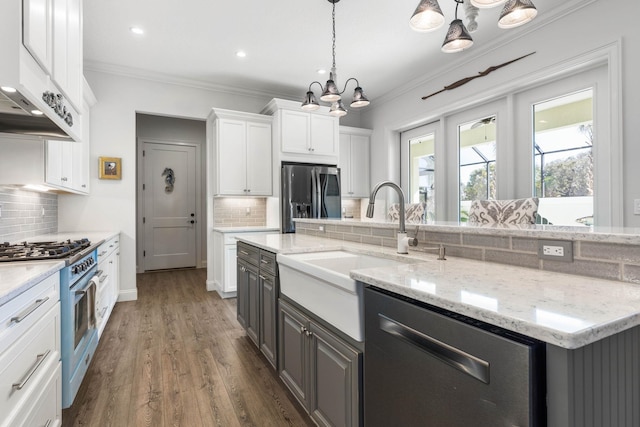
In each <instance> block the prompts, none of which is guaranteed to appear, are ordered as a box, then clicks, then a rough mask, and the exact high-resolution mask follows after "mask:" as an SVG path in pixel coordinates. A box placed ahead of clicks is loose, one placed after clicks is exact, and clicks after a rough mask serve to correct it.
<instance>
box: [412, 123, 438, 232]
mask: <svg viewBox="0 0 640 427" xmlns="http://www.w3.org/2000/svg"><path fill="white" fill-rule="evenodd" d="M409 159H410V162H411V163H410V172H409V188H410V189H411V190H410V193H409V196H408V199H409V203H424V204H425V219H426V220H427V221H433V220H434V219H435V191H436V187H435V167H436V162H435V135H434V134H433V133H430V134H427V135H424V136H422V137H419V138H414V139H411V140H410V141H409Z"/></svg>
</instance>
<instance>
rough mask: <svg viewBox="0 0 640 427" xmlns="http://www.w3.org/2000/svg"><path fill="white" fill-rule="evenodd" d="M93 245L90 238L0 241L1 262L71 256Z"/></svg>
mask: <svg viewBox="0 0 640 427" xmlns="http://www.w3.org/2000/svg"><path fill="white" fill-rule="evenodd" d="M89 246H91V242H90V241H89V239H86V238H83V239H78V240H71V239H69V240H64V241H60V242H22V243H13V244H11V243H8V242H5V243H0V262H2V261H36V260H53V259H64V258H69V257H71V256H73V255H75V254H77V253H79V252H82V251H83V250H84V249H86V248H88V247H89Z"/></svg>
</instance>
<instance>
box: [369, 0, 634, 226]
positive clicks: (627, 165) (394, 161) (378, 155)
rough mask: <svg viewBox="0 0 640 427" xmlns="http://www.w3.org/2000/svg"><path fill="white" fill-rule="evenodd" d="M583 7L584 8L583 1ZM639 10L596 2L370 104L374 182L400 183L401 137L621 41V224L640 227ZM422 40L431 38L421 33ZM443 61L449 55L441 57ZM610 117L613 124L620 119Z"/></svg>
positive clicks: (462, 57)
mask: <svg viewBox="0 0 640 427" xmlns="http://www.w3.org/2000/svg"><path fill="white" fill-rule="evenodd" d="M583 3H587V2H586V1H585V2H583ZM638 10H639V9H638V3H637V2H636V1H635V0H608V1H605V0H598V1H595V2H593V3H591V4H588V5H587V6H585V7H583V8H581V9H578V10H576V11H575V12H573V13H571V14H570V15H568V16H564V17H561V18H560V19H558V20H556V21H554V22H548V23H547V24H546V25H544V26H543V27H541V28H538V29H536V30H535V31H532V30H528V29H527V27H526V26H524V27H522V28H521V29H520V30H519V31H518V30H511V31H516V32H515V33H512V34H514V35H515V36H517V38H514V39H513V40H511V41H510V42H509V44H508V45H506V46H503V47H500V48H495V47H493V48H492V50H489V49H488V48H487V46H482V45H480V44H477V45H476V46H474V47H472V48H471V50H469V51H466V52H463V53H458V54H455V55H458V58H459V60H458V62H457V63H456V64H455V65H456V66H455V67H453V68H451V69H438V68H437V64H434V69H433V70H425V73H429V72H433V77H432V78H431V79H430V80H428V81H422V82H419V83H416V84H414V85H413V86H412V87H408V88H405V90H404V91H402V92H399V94H397V96H395V97H394V98H390V97H389V98H387V99H385V100H383V101H384V102H377V103H375V105H373V104H372V108H371V107H370V108H369V109H368V110H367V111H366V112H364V113H363V114H362V118H361V126H362V127H365V128H371V129H374V133H373V135H372V137H371V143H372V146H371V161H372V165H371V182H372V184H375V183H376V182H378V181H381V180H384V179H392V180H394V181H396V182H399V177H400V171H399V160H398V158H399V134H398V132H397V131H399V130H406V129H410V128H413V127H415V126H417V125H419V124H425V123H429V122H431V121H433V120H435V119H437V118H438V117H440V116H441V115H443V114H444V113H446V112H449V111H452V110H455V109H461V108H464V107H465V106H469V105H471V104H472V103H473V102H484V101H486V100H488V99H491V97H492V96H493V94H495V93H496V92H499V91H503V90H505V88H507V87H508V86H509V85H511V84H512V82H513V81H514V80H517V81H519V84H520V83H521V84H523V85H524V84H526V83H527V81H528V76H534V75H536V74H540V73H541V72H545V71H546V70H553V69H555V68H557V67H558V64H562V63H567V62H570V61H571V60H572V59H577V58H579V57H581V56H585V55H586V54H588V53H590V52H592V51H594V50H598V49H600V48H601V47H603V46H606V45H611V44H612V43H616V42H620V45H621V74H622V76H621V77H622V80H621V82H622V89H623V90H622V93H623V96H622V100H621V107H622V112H623V128H622V131H623V132H622V140H623V154H624V163H623V166H624V175H623V178H624V182H625V183H626V185H625V186H624V193H623V196H624V225H625V226H627V227H640V216H634V215H633V199H635V198H640V186H638V185H635V184H634V183H637V182H640V168H638V167H637V166H636V165H635V163H636V162H637V160H638V159H640V144H638V143H637V138H636V131H635V123H636V122H637V118H636V117H635V114H637V113H638V112H639V111H640V83H638V78H637V77H638V76H639V75H640V55H638V54H637V52H638V46H639V45H640V31H639V30H638V23H637V13H636V12H638ZM424 37H434V35H433V34H429V33H427V34H424ZM533 51H535V52H536V53H535V55H533V56H531V57H529V58H526V59H524V60H522V61H520V62H516V63H513V64H511V65H509V66H507V67H505V68H502V69H500V70H498V71H495V72H494V73H492V74H489V75H488V76H486V77H482V78H479V79H476V80H473V81H472V82H470V83H468V84H467V85H465V86H462V87H459V88H457V89H454V90H451V91H447V92H443V93H440V94H438V95H436V96H434V97H432V98H429V99H427V100H424V101H423V100H422V99H421V97H422V96H424V95H428V94H430V93H433V92H435V91H437V90H440V89H442V88H443V87H444V86H446V85H449V84H451V83H453V82H455V81H457V80H459V79H461V78H464V77H469V76H473V75H476V74H477V73H478V72H480V71H483V70H485V69H486V68H488V67H489V66H492V65H497V64H500V63H503V62H506V61H509V60H511V59H514V58H517V57H519V56H522V55H524V54H527V53H529V52H533ZM442 55H445V54H444V53H443V54H442ZM615 119H616V117H613V118H612V120H615Z"/></svg>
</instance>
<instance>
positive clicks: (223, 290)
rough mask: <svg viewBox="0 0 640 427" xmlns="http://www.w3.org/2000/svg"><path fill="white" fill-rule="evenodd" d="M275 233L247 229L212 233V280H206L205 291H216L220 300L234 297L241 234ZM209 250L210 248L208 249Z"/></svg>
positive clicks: (273, 230) (275, 231)
mask: <svg viewBox="0 0 640 427" xmlns="http://www.w3.org/2000/svg"><path fill="white" fill-rule="evenodd" d="M247 233H250V234H263V233H277V229H269V230H266V231H261V230H258V229H248V230H247V231H243V232H239V231H229V232H226V231H218V230H214V231H213V232H212V237H213V238H212V241H213V252H212V253H213V268H212V270H213V280H212V281H209V280H207V282H209V283H207V290H208V291H214V290H215V291H216V292H218V294H219V295H220V296H221V297H222V298H233V297H235V296H236V292H237V283H238V273H237V265H236V254H237V249H236V247H237V240H236V238H237V237H238V236H242V235H243V234H247ZM209 250H211V248H209Z"/></svg>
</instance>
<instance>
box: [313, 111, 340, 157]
mask: <svg viewBox="0 0 640 427" xmlns="http://www.w3.org/2000/svg"><path fill="white" fill-rule="evenodd" d="M309 114H310V116H311V120H310V121H311V131H310V134H309V146H310V147H311V152H312V153H313V154H315V155H319V156H336V155H337V154H338V141H339V138H338V136H337V134H338V119H336V118H334V117H331V116H322V115H317V114H313V113H309Z"/></svg>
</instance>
